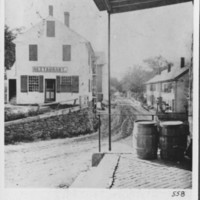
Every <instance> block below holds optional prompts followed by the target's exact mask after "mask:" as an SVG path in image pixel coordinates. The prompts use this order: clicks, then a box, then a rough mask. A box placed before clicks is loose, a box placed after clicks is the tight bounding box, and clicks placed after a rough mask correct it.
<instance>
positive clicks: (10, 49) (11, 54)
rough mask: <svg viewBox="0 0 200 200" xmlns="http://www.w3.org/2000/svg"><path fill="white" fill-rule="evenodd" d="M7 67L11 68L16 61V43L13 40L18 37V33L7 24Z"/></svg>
mask: <svg viewBox="0 0 200 200" xmlns="http://www.w3.org/2000/svg"><path fill="white" fill-rule="evenodd" d="M4 37H5V67H6V69H10V67H12V65H13V64H14V62H15V44H14V43H13V40H14V39H15V38H16V34H14V33H13V31H11V30H10V29H9V27H8V26H6V25H5V36H4Z"/></svg>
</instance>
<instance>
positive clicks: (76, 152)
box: [5, 102, 132, 188]
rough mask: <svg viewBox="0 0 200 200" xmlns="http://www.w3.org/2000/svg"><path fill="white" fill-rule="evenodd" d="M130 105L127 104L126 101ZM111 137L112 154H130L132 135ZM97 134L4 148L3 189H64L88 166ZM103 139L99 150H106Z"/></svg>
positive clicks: (96, 149) (106, 146) (95, 148)
mask: <svg viewBox="0 0 200 200" xmlns="http://www.w3.org/2000/svg"><path fill="white" fill-rule="evenodd" d="M128 105H129V106H130V102H128ZM118 136H119V135H115V136H114V137H113V142H112V150H113V151H118V152H122V151H125V152H127V151H129V152H130V151H131V147H130V146H131V144H132V143H131V141H132V139H131V136H129V137H128V138H125V139H120V137H118ZM97 138H98V135H97V134H96V135H93V136H84V137H79V138H65V139H56V140H50V141H40V142H34V143H21V144H18V145H7V146H5V187H32V188H67V187H69V186H70V185H71V184H72V182H73V181H74V179H75V178H76V177H77V176H78V175H79V174H80V173H81V172H83V171H85V170H87V169H88V168H89V167H90V166H91V156H92V154H93V153H95V152H97V151H98V139H97ZM107 149H108V141H107V137H104V139H103V141H102V151H107Z"/></svg>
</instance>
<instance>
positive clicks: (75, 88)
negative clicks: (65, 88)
mask: <svg viewBox="0 0 200 200" xmlns="http://www.w3.org/2000/svg"><path fill="white" fill-rule="evenodd" d="M72 92H75V93H78V92H79V77H78V76H72Z"/></svg>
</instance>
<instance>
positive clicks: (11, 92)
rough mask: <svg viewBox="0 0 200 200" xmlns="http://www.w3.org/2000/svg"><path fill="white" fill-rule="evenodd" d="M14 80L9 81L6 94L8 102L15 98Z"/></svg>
mask: <svg viewBox="0 0 200 200" xmlns="http://www.w3.org/2000/svg"><path fill="white" fill-rule="evenodd" d="M16 88H17V87H16V80H15V79H9V94H8V98H9V101H10V100H12V99H14V98H16V91H17V89H16Z"/></svg>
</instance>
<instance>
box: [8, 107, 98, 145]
mask: <svg viewBox="0 0 200 200" xmlns="http://www.w3.org/2000/svg"><path fill="white" fill-rule="evenodd" d="M96 128H97V120H96V119H95V118H94V115H93V113H92V112H91V110H90V109H89V108H84V109H82V110H80V108H79V107H74V108H70V109H64V110H59V111H55V112H50V113H46V114H43V115H39V116H34V117H28V118H25V119H20V120H15V121H9V122H5V144H13V143H15V142H27V141H35V140H46V139H51V138H65V137H74V136H78V135H84V134H88V133H92V132H94V131H95V129H96Z"/></svg>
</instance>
